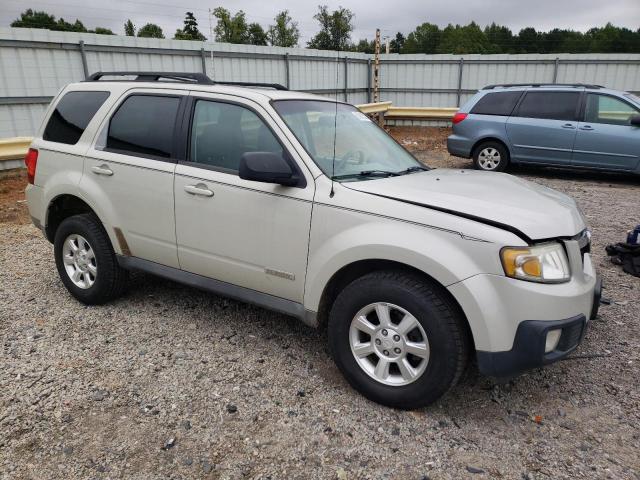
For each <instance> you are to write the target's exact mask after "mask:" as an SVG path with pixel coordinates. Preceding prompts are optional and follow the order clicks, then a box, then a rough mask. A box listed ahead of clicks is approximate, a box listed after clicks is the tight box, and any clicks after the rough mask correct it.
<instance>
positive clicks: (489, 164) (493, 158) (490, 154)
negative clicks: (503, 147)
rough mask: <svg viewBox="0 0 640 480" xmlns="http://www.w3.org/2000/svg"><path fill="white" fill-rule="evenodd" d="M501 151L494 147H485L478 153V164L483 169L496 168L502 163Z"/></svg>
mask: <svg viewBox="0 0 640 480" xmlns="http://www.w3.org/2000/svg"><path fill="white" fill-rule="evenodd" d="M501 159H502V158H501V156H500V152H499V151H498V150H496V149H495V148H492V147H487V148H484V149H483V150H482V151H481V152H480V154H479V155H478V164H479V165H480V167H481V168H482V169H483V170H495V169H496V168H498V165H500V161H501Z"/></svg>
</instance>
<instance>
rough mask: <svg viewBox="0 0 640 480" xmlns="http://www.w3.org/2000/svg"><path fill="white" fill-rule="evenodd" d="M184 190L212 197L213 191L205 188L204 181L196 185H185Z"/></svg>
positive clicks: (192, 193)
mask: <svg viewBox="0 0 640 480" xmlns="http://www.w3.org/2000/svg"><path fill="white" fill-rule="evenodd" d="M184 191H185V192H187V193H190V194H191V195H200V196H201V197H213V192H212V191H211V190H209V189H208V188H207V186H206V185H205V184H204V183H198V184H197V185H185V186H184Z"/></svg>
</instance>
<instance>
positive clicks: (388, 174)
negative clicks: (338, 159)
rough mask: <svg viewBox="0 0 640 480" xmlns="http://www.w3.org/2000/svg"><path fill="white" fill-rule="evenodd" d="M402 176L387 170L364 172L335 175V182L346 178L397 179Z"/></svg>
mask: <svg viewBox="0 0 640 480" xmlns="http://www.w3.org/2000/svg"><path fill="white" fill-rule="evenodd" d="M398 175H400V173H398V172H390V171H387V170H362V171H361V172H357V173H345V174H344V175H334V176H333V179H334V180H343V179H345V178H359V177H397V176H398Z"/></svg>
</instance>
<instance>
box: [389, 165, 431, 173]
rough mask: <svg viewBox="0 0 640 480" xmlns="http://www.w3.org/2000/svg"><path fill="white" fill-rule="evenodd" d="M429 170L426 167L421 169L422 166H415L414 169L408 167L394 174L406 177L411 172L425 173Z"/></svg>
mask: <svg viewBox="0 0 640 480" xmlns="http://www.w3.org/2000/svg"><path fill="white" fill-rule="evenodd" d="M427 170H429V169H428V168H427V167H423V166H422V165H416V166H415V167H409V168H407V169H406V170H401V171H400V172H396V173H397V174H398V175H406V174H407V173H413V172H426V171H427Z"/></svg>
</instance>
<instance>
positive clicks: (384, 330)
mask: <svg viewBox="0 0 640 480" xmlns="http://www.w3.org/2000/svg"><path fill="white" fill-rule="evenodd" d="M388 333H389V332H387V330H386V329H382V335H384V336H385V337H386V336H387V334H388Z"/></svg>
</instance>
